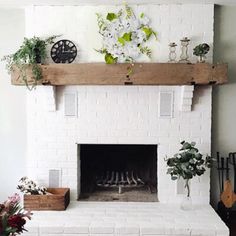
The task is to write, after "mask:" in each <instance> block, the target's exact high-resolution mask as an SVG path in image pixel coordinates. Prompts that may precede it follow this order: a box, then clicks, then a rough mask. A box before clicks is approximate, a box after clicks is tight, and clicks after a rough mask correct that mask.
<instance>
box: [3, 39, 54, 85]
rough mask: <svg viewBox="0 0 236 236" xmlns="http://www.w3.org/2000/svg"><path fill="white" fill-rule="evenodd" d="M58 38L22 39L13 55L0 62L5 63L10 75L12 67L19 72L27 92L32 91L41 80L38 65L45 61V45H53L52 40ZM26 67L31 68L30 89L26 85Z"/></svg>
mask: <svg viewBox="0 0 236 236" xmlns="http://www.w3.org/2000/svg"><path fill="white" fill-rule="evenodd" d="M57 37H58V36H56V35H54V36H51V37H48V38H46V39H42V38H39V37H33V38H24V41H23V43H22V45H21V46H20V48H19V49H18V50H17V51H16V52H15V53H13V54H10V55H6V56H4V57H3V59H2V60H5V61H6V68H7V70H8V72H9V73H10V72H11V71H12V70H13V69H14V67H16V68H18V69H19V71H20V78H21V79H22V80H23V81H24V82H25V85H26V86H27V88H28V89H29V90H32V89H33V88H34V87H35V86H36V85H37V83H38V81H40V80H41V79H42V71H41V68H40V66H39V63H42V62H44V61H45V59H46V57H47V49H46V47H47V45H49V44H52V43H54V39H55V38H57ZM28 65H30V66H31V69H32V76H33V80H34V82H33V85H32V86H31V87H30V86H29V84H28V77H27V73H26V69H27V67H28Z"/></svg>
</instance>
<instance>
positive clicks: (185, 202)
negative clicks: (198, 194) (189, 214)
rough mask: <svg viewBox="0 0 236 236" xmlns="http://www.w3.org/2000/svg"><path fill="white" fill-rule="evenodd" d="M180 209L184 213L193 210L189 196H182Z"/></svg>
mask: <svg viewBox="0 0 236 236" xmlns="http://www.w3.org/2000/svg"><path fill="white" fill-rule="evenodd" d="M181 209H182V210H185V211H190V210H192V209H193V204H192V199H191V197H190V196H189V197H188V196H184V197H183V199H182V202H181Z"/></svg>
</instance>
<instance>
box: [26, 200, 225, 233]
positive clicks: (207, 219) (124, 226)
mask: <svg viewBox="0 0 236 236" xmlns="http://www.w3.org/2000/svg"><path fill="white" fill-rule="evenodd" d="M59 213H60V214H59ZM27 229H28V230H29V232H28V233H25V234H24V235H25V236H54V235H58V236H60V235H61V236H98V235H99V236H103V235H104V236H147V235H150V236H151V235H152V236H154V235H158V236H161V235H162V236H164V235H169V236H170V235H171V236H173V235H179V236H180V235H181V236H190V235H191V236H227V235H228V234H229V231H228V228H227V227H226V226H225V225H224V223H223V222H222V221H221V219H220V218H219V216H217V214H216V213H215V211H214V210H213V209H212V208H211V206H209V205H201V206H200V205H199V206H194V209H193V210H192V211H183V210H181V209H180V207H179V206H178V205H168V204H162V203H130V202H129V203H124V202H123V203H114V202H113V203H112V202H103V203H101V202H71V204H70V205H69V207H68V208H67V210H66V211H61V212H57V211H38V212H34V215H33V220H32V221H31V222H29V224H28V223H27Z"/></svg>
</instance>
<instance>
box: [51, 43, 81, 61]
mask: <svg viewBox="0 0 236 236" xmlns="http://www.w3.org/2000/svg"><path fill="white" fill-rule="evenodd" d="M76 56H77V48H76V46H75V44H74V43H73V42H71V41H70V40H67V39H63V40H60V41H58V42H56V43H55V44H54V45H53V46H52V49H51V58H52V60H53V61H54V62H55V63H71V62H72V61H74V60H75V58H76Z"/></svg>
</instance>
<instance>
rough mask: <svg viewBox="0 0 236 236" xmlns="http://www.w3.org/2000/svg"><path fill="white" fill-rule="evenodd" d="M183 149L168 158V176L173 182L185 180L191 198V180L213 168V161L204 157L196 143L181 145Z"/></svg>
mask: <svg viewBox="0 0 236 236" xmlns="http://www.w3.org/2000/svg"><path fill="white" fill-rule="evenodd" d="M180 144H181V145H182V147H181V148H180V150H179V152H178V153H176V154H175V155H174V156H173V157H170V158H166V159H165V160H166V162H167V166H168V169H167V174H170V175H171V179H172V180H176V179H178V178H183V179H184V180H185V188H187V196H188V197H189V196H190V188H189V180H190V179H192V178H193V177H195V176H201V175H203V174H204V172H205V171H206V168H211V166H212V161H213V159H212V158H211V157H210V156H208V155H206V157H204V156H203V155H202V154H201V153H200V152H199V150H198V149H197V148H196V147H195V145H196V143H195V142H191V143H188V142H185V141H182V142H181V143H180Z"/></svg>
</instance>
